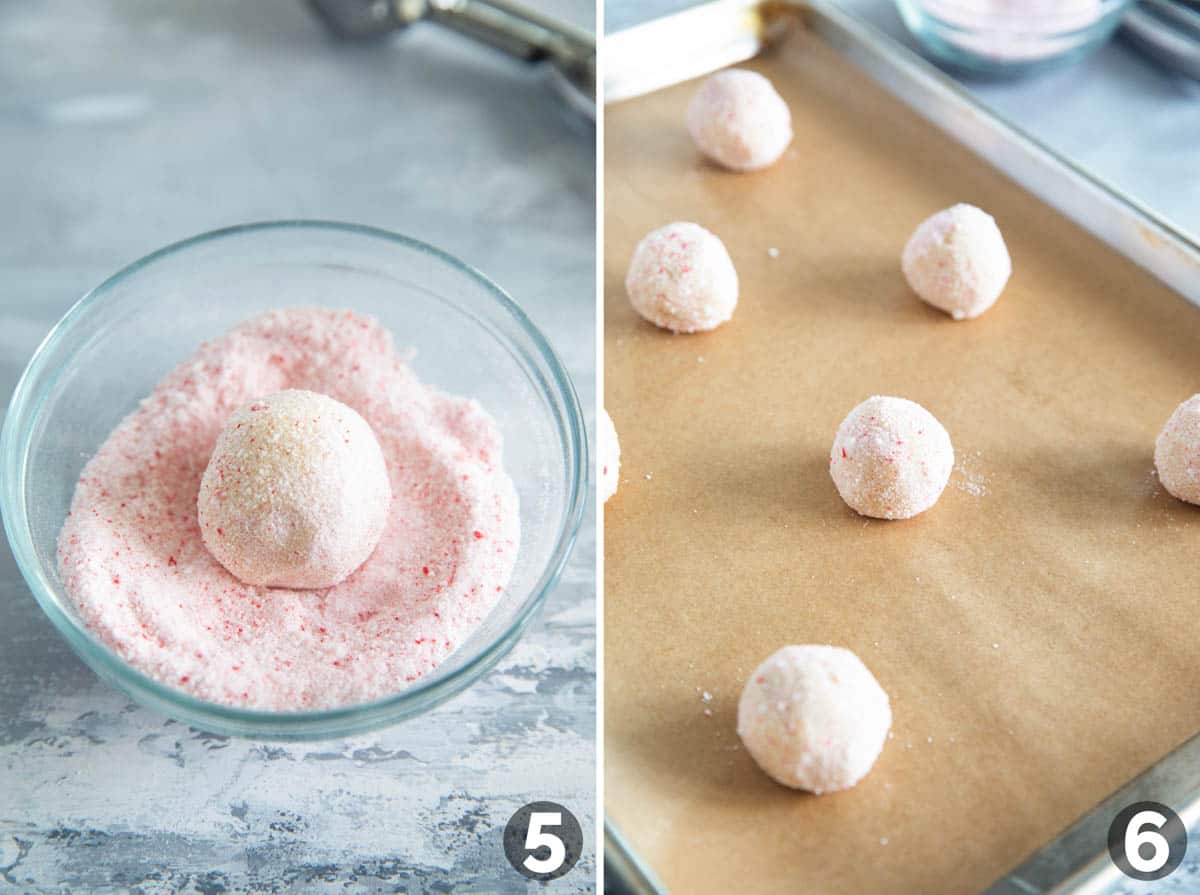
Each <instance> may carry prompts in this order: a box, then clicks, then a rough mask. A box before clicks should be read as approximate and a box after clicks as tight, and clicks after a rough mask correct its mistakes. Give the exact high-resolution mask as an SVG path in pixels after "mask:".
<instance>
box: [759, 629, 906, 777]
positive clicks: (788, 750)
mask: <svg viewBox="0 0 1200 895" xmlns="http://www.w3.org/2000/svg"><path fill="white" fill-rule="evenodd" d="M891 726H892V709H891V706H890V705H889V704H888V697H887V694H886V693H885V692H883V688H882V687H880V686H879V682H878V681H877V680H875V676H874V675H872V674H871V672H870V671H869V670H868V669H867V666H865V665H864V664H863V663H862V660H861V659H859V658H858V656H856V655H855V654H854V653H852V652H850V650H848V649H843V648H842V647H840V646H785V647H783V648H782V649H779V650H776V651H775V652H774V653H772V654H771V655H770V656H769V657H768V658H767V660H766V661H765V662H763V663H762V664H761V665H759V666H758V668H757V669H755V671H754V674H753V675H751V676H750V680H748V681H747V682H746V687H745V689H744V690H742V698H741V700H740V701H739V702H738V725H737V730H738V736H740V737H741V738H742V742H743V743H745V745H746V751H748V752H749V753H750V756H751V757H752V758H753V759H754V760H755V761H756V762H758V766H759V767H760V768H762V769H763V770H764V771H766V772H767V773H768V774H769V775H770V776H771V777H773V778H774V779H775V780H777V781H779V782H780V783H782V784H783V785H784V786H790V787H792V788H794V789H807V790H809V791H810V792H814V793H816V794H817V795H820V794H821V793H826V792H836V791H837V790H839V789H849V788H850V787H851V786H853V785H854V784H856V783H857V782H858V781H859V780H861V779H862V778H863V777H864V776H866V774H867V772H868V771H869V770H871V766H872V765H874V764H875V759H877V758H878V757H879V753H880V752H881V751H882V750H883V743H884V741H885V740H886V739H887V735H888V730H890V729H891Z"/></svg>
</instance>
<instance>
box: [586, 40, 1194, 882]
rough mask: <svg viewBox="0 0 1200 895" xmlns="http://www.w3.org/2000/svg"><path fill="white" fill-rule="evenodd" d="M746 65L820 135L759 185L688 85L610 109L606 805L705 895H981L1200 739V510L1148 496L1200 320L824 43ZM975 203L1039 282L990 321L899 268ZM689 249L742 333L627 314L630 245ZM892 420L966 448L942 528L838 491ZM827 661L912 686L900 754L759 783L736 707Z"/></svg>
mask: <svg viewBox="0 0 1200 895" xmlns="http://www.w3.org/2000/svg"><path fill="white" fill-rule="evenodd" d="M748 67H750V68H754V69H757V70H759V71H761V72H762V73H764V74H765V75H767V76H768V77H770V78H771V79H772V80H773V81H774V83H775V85H776V87H777V88H778V89H779V90H780V91H781V93H782V94H783V96H784V97H785V99H786V100H787V101H788V104H789V105H790V107H791V110H792V114H793V116H794V124H795V131H796V139H795V142H794V144H793V147H792V149H791V150H790V151H789V153H788V154H787V156H786V157H785V158H784V159H782V160H781V161H780V162H779V163H778V164H776V165H775V166H774V167H772V168H771V169H769V170H767V171H764V172H760V173H755V174H745V175H739V174H732V173H726V172H724V171H721V170H718V169H716V168H714V167H712V166H710V165H708V164H706V163H705V162H703V161H702V160H701V159H700V158H699V157H698V155H697V153H696V152H695V150H694V148H693V147H692V145H691V143H690V140H689V138H688V136H687V134H686V132H685V130H684V128H683V124H682V119H683V113H684V108H685V105H686V102H687V100H688V99H689V98H690V96H691V94H692V92H693V91H694V89H695V84H694V83H692V84H686V85H681V86H679V87H677V88H672V89H669V90H666V91H663V92H660V93H657V94H654V95H652V96H649V97H645V98H642V99H638V100H634V101H630V102H627V103H621V104H618V105H614V106H610V107H608V108H607V110H606V115H607V118H606V121H607V124H606V129H607V133H606V141H605V151H606V190H605V196H606V198H605V202H606V221H607V230H606V240H607V247H606V249H605V279H606V287H605V293H606V295H605V301H606V310H605V324H606V327H607V330H606V335H605V344H606V356H605V376H606V390H605V391H606V405H607V408H608V410H609V411H610V413H611V415H612V417H613V419H614V421H615V423H616V427H617V430H618V432H619V435H620V440H621V446H622V458H621V460H622V467H621V485H620V491H619V493H618V494H617V495H616V496H615V497H614V498H612V499H611V500H610V501H609V502H608V505H607V507H606V542H605V746H606V751H605V759H606V766H607V769H606V800H607V811H608V814H609V816H610V817H611V818H612V819H613V820H614V821H615V822H616V824H617V825H618V827H619V828H620V829H621V830H622V832H623V833H624V834H625V835H626V837H627V838H628V839H629V841H630V843H631V845H632V847H633V848H634V850H635V851H636V852H637V853H638V854H639V856H640V857H641V858H643V859H644V860H645V861H646V862H647V863H648V864H649V866H650V867H651V868H652V869H653V870H654V871H655V872H656V873H657V874H658V875H659V876H660V877H661V878H662V880H663V881H664V882H665V883H666V884H667V886H668V888H669V889H670V890H671V891H672V892H673V893H676V895H679V893H709V892H714V893H718V892H719V893H734V892H737V893H741V892H754V893H774V892H787V893H797V892H816V893H821V892H848V893H850V892H852V893H868V892H970V891H975V890H978V889H980V888H982V887H984V886H986V885H988V884H989V883H991V882H992V881H994V880H995V879H996V878H997V877H999V876H1001V875H1002V874H1004V873H1005V872H1007V870H1009V869H1010V868H1011V867H1012V866H1013V865H1015V864H1016V863H1018V862H1019V861H1020V860H1021V859H1022V858H1023V857H1025V856H1026V855H1027V854H1028V853H1030V852H1031V851H1033V850H1035V849H1036V848H1037V847H1039V846H1040V845H1041V844H1043V843H1044V842H1045V841H1047V840H1048V839H1049V838H1050V837H1052V836H1053V835H1054V834H1056V833H1057V832H1059V831H1060V830H1061V829H1062V828H1063V827H1065V826H1066V825H1068V824H1069V823H1070V822H1072V821H1073V820H1074V819H1075V818H1077V817H1078V816H1079V815H1080V814H1082V813H1083V812H1084V811H1086V810H1087V809H1088V808H1090V807H1091V806H1092V805H1094V804H1095V803H1096V802H1097V801H1099V800H1100V799H1101V798H1103V797H1104V796H1105V795H1107V794H1108V793H1109V792H1111V791H1112V790H1113V789H1115V788H1116V787H1117V786H1119V785H1120V784H1122V783H1123V782H1125V781H1126V780H1128V779H1129V778H1130V777H1132V776H1133V775H1135V774H1136V773H1138V772H1139V771H1141V770H1143V769H1144V768H1145V767H1147V766H1148V765H1150V764H1151V763H1153V762H1154V761H1156V760H1157V759H1159V758H1160V757H1162V756H1163V755H1164V754H1165V753H1166V752H1168V751H1169V750H1170V749H1171V748H1172V747H1174V746H1176V745H1177V744H1178V743H1180V742H1181V741H1182V740H1183V739H1185V738H1186V737H1187V736H1188V735H1190V734H1191V733H1193V732H1194V731H1195V730H1196V729H1197V727H1198V726H1200V695H1198V691H1197V683H1198V679H1200V675H1198V674H1197V668H1196V655H1197V643H1200V599H1198V597H1200V584H1198V579H1197V573H1196V570H1197V564H1196V559H1197V556H1198V553H1200V510H1198V509H1197V508H1195V507H1191V506H1189V505H1186V504H1183V503H1180V502H1178V501H1176V500H1174V499H1172V498H1171V497H1170V496H1169V495H1167V494H1166V493H1165V492H1163V491H1162V490H1161V488H1160V487H1159V486H1158V484H1157V482H1156V480H1155V477H1154V474H1153V447H1154V439H1155V437H1156V435H1157V434H1158V431H1159V429H1160V428H1161V426H1162V424H1163V423H1164V422H1165V420H1166V418H1167V416H1168V415H1169V414H1170V413H1171V411H1172V410H1173V409H1174V408H1175V406H1176V404H1178V403H1179V402H1180V401H1181V400H1183V399H1184V398H1186V397H1188V396H1189V395H1191V394H1193V393H1194V392H1196V391H1198V390H1200V310H1197V309H1196V308H1194V307H1193V306H1191V305H1188V304H1187V303H1186V302H1185V301H1184V300H1183V299H1181V298H1179V297H1177V296H1176V295H1175V294H1173V293H1172V292H1170V291H1168V290H1167V289H1166V288H1165V287H1163V286H1161V285H1160V284H1158V283H1157V282H1156V281H1155V280H1153V279H1152V278H1151V277H1150V276H1149V275H1147V274H1145V273H1143V272H1142V271H1140V270H1139V269H1137V268H1136V267H1134V266H1133V265H1132V264H1130V263H1128V262H1127V261H1125V260H1123V259H1122V258H1120V257H1119V256H1117V255H1116V254H1114V253H1113V252H1112V251H1110V250H1109V249H1107V248H1106V247H1104V246H1103V245H1102V244H1101V243H1099V242H1097V241H1096V240H1094V239H1092V238H1091V237H1089V236H1087V235H1086V234H1085V233H1083V232H1082V231H1081V230H1079V229H1077V228H1076V227H1075V226H1074V225H1072V224H1071V223H1069V222H1068V221H1066V220H1065V219H1063V218H1061V217H1060V216H1058V215H1057V214H1056V213H1055V212H1054V211H1052V210H1051V209H1049V208H1048V207H1046V206H1045V205H1043V204H1041V203H1040V202H1039V201H1038V200H1036V199H1035V198H1033V197H1032V196H1030V195H1029V194H1027V193H1025V192H1023V191H1022V190H1021V189H1020V188H1019V187H1017V186H1015V185H1014V184H1013V183H1012V182H1010V181H1008V180H1006V179H1005V178H1004V177H1003V176H1002V175H1000V174H998V173H997V172H996V171H994V170H993V169H991V168H990V167H989V166H988V165H987V164H986V163H984V162H982V161H981V160H979V159H978V158H976V157H975V156H973V155H971V154H970V153H969V152H968V151H967V150H965V149H963V148H962V147H960V146H958V145H957V144H954V143H953V142H952V141H950V140H949V139H948V138H946V137H944V136H942V135H941V134H939V133H937V132H936V131H934V130H933V129H932V128H931V127H930V126H929V125H928V124H927V123H925V122H924V121H922V120H921V119H919V118H918V117H917V116H916V115H915V114H913V113H912V112H910V111H909V110H907V109H906V108H904V107H903V106H902V105H900V104H899V103H898V102H897V101H895V100H894V99H892V98H891V97H890V96H888V95H887V94H885V93H884V92H883V91H882V90H880V89H879V88H877V87H876V86H875V85H873V84H872V83H871V82H870V81H868V80H867V79H866V78H865V77H864V76H862V75H861V74H859V73H858V72H857V71H856V70H855V69H854V68H853V67H852V66H851V65H850V64H849V63H847V62H846V61H844V60H842V59H840V58H839V57H838V56H836V55H835V54H834V53H833V51H831V50H830V49H828V48H827V47H825V46H824V45H822V44H820V43H819V42H818V40H817V38H815V37H813V36H812V35H808V34H803V33H801V34H798V35H795V36H793V37H791V38H789V39H788V40H787V41H786V43H785V45H784V46H782V47H779V48H777V49H776V50H774V51H773V52H772V53H770V54H769V55H767V56H765V57H763V58H762V59H760V60H758V61H756V62H754V63H751V64H750V65H749V66H748ZM957 201H967V202H972V203H974V204H977V205H980V206H982V207H983V208H985V209H987V210H989V211H990V212H991V213H992V214H994V215H995V216H996V218H997V220H998V221H999V223H1000V226H1001V228H1002V230H1003V232H1004V234H1005V238H1006V240H1007V241H1008V245H1009V248H1010V251H1011V253H1012V256H1013V263H1014V268H1015V273H1014V275H1013V277H1012V280H1011V282H1010V284H1009V286H1008V288H1007V291H1006V292H1005V294H1004V295H1003V297H1002V298H1001V299H1000V301H999V303H998V304H997V305H996V306H995V307H993V308H992V310H990V311H989V312H988V313H987V314H986V315H985V316H984V317H982V318H981V319H979V320H976V321H972V322H963V323H956V322H953V321H951V320H950V319H949V318H947V317H945V316H944V315H942V314H940V313H938V312H936V311H934V310H932V309H929V308H927V307H926V306H925V305H923V304H922V303H921V302H919V301H918V300H917V299H916V298H915V296H913V295H912V294H911V293H910V292H909V290H908V288H907V286H906V284H905V282H904V279H903V277H902V275H901V273H900V269H899V255H900V250H901V248H902V246H903V245H904V242H905V240H906V239H907V237H908V235H909V234H910V232H911V231H912V229H913V228H914V227H915V226H916V224H917V223H918V222H919V221H920V220H922V219H923V218H924V217H925V216H927V215H928V214H930V213H932V212H934V211H936V210H937V209H939V208H942V207H945V206H947V205H950V204H952V203H954V202H957ZM672 220H692V221H696V222H698V223H701V224H703V225H704V226H706V227H708V228H710V229H711V230H713V231H714V232H716V233H717V234H718V235H720V236H721V237H722V238H723V239H724V241H725V243H726V245H727V247H728V248H729V251H730V253H731V255H732V257H733V260H734V263H735V264H736V266H737V269H738V273H739V275H740V278H741V300H740V303H739V305H738V309H737V313H736V314H735V316H734V319H733V321H732V322H731V323H729V324H727V325H725V326H723V327H721V328H720V329H718V330H716V331H715V332H713V333H709V334H704V335H695V336H673V335H671V334H669V333H666V332H664V331H660V330H657V329H655V328H654V327H652V326H650V325H649V324H646V323H644V322H642V321H641V320H640V319H639V318H638V317H637V316H636V315H635V314H634V312H633V311H632V310H631V308H630V307H629V304H628V302H627V300H626V298H625V293H624V286H623V280H624V274H625V269H626V265H627V263H628V259H629V257H630V254H631V253H632V251H633V247H634V245H635V244H636V242H637V240H638V239H639V238H640V237H641V236H642V235H643V234H645V233H646V232H647V231H649V230H650V229H652V228H654V227H656V226H659V225H661V224H664V223H666V222H668V221H672ZM771 247H776V248H778V250H779V255H778V257H777V258H771V257H769V255H768V251H767V250H768V248H771ZM877 393H883V394H893V395H900V396H904V397H907V398H911V399H913V400H916V401H918V402H920V403H921V404H923V405H924V406H925V407H927V408H929V409H930V410H931V411H932V412H933V413H934V414H935V415H936V416H937V417H938V418H939V419H940V420H941V421H942V422H943V424H945V426H946V427H947V429H948V430H949V432H950V434H951V437H952V438H953V441H954V447H955V450H956V454H957V466H956V470H955V472H954V475H953V477H952V479H951V482H950V485H949V486H948V487H947V489H946V492H945V493H944V495H943V496H942V498H941V501H940V502H939V503H938V504H937V505H936V506H935V507H934V508H933V509H932V510H930V511H929V512H927V513H925V514H924V515H922V516H919V517H917V518H916V519H913V520H909V521H904V522H881V521H869V520H867V519H864V518H862V517H859V516H857V515H855V514H854V513H853V512H852V511H850V510H849V509H848V508H847V507H846V506H845V505H844V504H843V503H842V502H841V500H840V499H839V498H838V495H837V493H836V491H835V490H834V487H833V483H832V482H831V480H830V478H829V473H828V450H829V447H830V444H831V442H832V440H833V435H834V432H835V430H836V428H837V426H838V423H839V422H840V421H841V419H842V417H843V416H844V415H845V413H846V412H847V411H849V410H850V408H851V407H853V406H854V405H855V404H856V403H857V402H858V401H860V400H862V399H863V398H865V397H867V396H868V395H872V394H877ZM826 642H829V643H835V644H840V645H843V646H846V647H849V648H851V649H853V650H854V651H856V652H857V653H858V654H859V655H860V656H861V657H862V658H863V660H864V661H865V662H866V663H867V665H868V667H870V668H871V670H872V671H873V672H874V673H875V675H876V676H877V677H878V679H879V680H880V682H881V683H882V684H883V686H884V688H885V689H886V690H887V691H888V693H889V694H890V697H891V702H892V708H893V712H894V715H895V725H894V738H893V739H892V740H890V741H889V742H888V743H887V745H886V747H885V749H884V752H883V755H882V756H881V758H880V760H879V762H878V763H877V764H876V766H875V768H874V770H873V771H872V773H871V774H870V775H869V776H868V777H867V778H866V779H865V780H864V781H863V782H862V783H861V784H859V786H858V787H856V788H855V789H853V790H851V791H847V792H843V793H839V794H833V795H827V796H823V797H814V796H810V795H806V794H801V793H797V792H793V791H790V790H787V789H785V788H783V787H781V786H778V785H776V784H774V783H773V782H771V781H770V780H769V779H768V778H767V777H766V776H765V775H763V774H762V773H761V772H759V771H758V769H757V768H756V767H755V765H754V764H753V762H752V761H751V759H750V758H749V756H748V755H747V754H746V753H745V751H744V750H743V749H742V748H740V746H739V741H738V738H737V736H736V733H735V723H736V706H737V698H738V695H739V692H740V689H741V686H742V683H743V681H744V680H745V678H746V676H747V675H748V674H749V673H750V672H751V671H752V670H753V668H754V667H755V666H756V664H757V663H758V662H759V661H760V660H761V659H763V658H765V657H766V656H767V655H768V654H769V653H770V652H772V651H773V650H774V649H776V648H777V647H779V646H781V645H783V644H785V643H826ZM703 691H707V692H709V693H711V694H712V697H713V698H712V700H711V702H707V703H706V702H705V701H704V700H703V698H702V692H703ZM706 708H708V709H710V710H711V712H712V714H711V717H706V716H705V714H704V710H705V709H706ZM885 843H886V844H885ZM1102 847H1103V844H1102V843H1097V851H1099V849H1100V848H1102Z"/></svg>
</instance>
